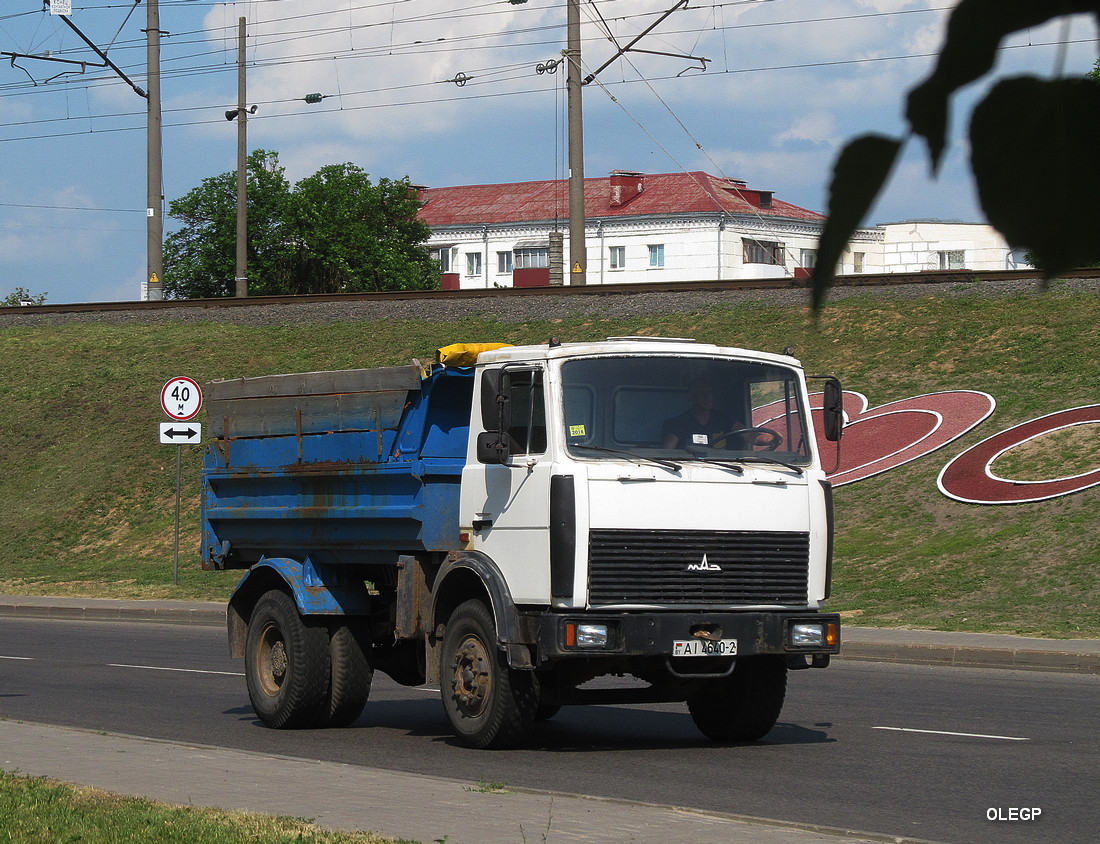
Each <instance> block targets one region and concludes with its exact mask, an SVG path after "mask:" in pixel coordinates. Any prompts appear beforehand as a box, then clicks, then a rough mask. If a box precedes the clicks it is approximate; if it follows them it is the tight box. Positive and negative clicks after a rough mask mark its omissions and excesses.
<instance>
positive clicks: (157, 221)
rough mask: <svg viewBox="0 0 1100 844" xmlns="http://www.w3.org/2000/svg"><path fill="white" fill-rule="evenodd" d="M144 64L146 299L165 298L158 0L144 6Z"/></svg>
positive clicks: (148, 1) (149, 1)
mask: <svg viewBox="0 0 1100 844" xmlns="http://www.w3.org/2000/svg"><path fill="white" fill-rule="evenodd" d="M145 64H146V74H147V76H148V86H149V97H148V99H147V101H146V128H145V136H146V148H145V156H146V157H145V180H146V185H145V187H146V192H145V193H146V206H145V207H146V218H147V219H146V227H145V229H146V235H145V254H146V269H147V273H146V276H145V277H146V279H148V288H147V289H146V296H147V297H148V298H149V299H150V300H152V301H159V300H160V299H163V298H164V292H163V288H162V286H161V284H162V282H163V280H164V196H163V194H162V193H161V190H162V188H161V183H162V181H163V179H162V175H161V110H160V9H159V7H158V5H157V0H146V3H145Z"/></svg>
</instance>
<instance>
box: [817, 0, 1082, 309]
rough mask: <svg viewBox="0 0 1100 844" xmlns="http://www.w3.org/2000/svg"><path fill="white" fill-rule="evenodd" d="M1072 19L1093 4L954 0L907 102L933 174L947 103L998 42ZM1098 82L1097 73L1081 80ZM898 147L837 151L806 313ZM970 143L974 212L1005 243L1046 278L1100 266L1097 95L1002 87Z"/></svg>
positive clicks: (855, 144)
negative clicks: (930, 63) (931, 58)
mask: <svg viewBox="0 0 1100 844" xmlns="http://www.w3.org/2000/svg"><path fill="white" fill-rule="evenodd" d="M1080 13H1091V14H1092V15H1094V16H1095V17H1096V18H1097V22H1098V23H1100V0H960V2H959V4H958V5H957V6H956V7H955V9H954V10H953V11H952V13H951V17H950V19H949V22H948V26H947V36H946V40H945V42H944V45H943V47H942V48H941V50H940V54H939V58H938V60H937V62H936V66H935V68H934V69H933V71H932V72H931V74H930V75H929V76H928V77H927V78H926V79H925V80H924V81H923V82H921V83H920V84H919V85H917V86H916V87H915V88H913V89H912V90H911V91H910V92H909V96H908V100H907V104H906V118H907V120H908V121H909V126H910V129H911V134H916V135H918V136H920V137H921V138H923V139H924V141H925V142H926V144H927V146H928V152H929V156H930V158H931V166H932V171H933V173H935V172H936V171H937V170H938V168H939V165H940V163H941V161H942V159H943V153H944V150H945V149H946V147H947V132H948V115H949V108H950V104H951V98H952V96H953V95H954V94H955V92H956V91H958V90H959V89H960V88H962V87H963V86H964V85H967V84H969V83H971V82H973V81H975V80H977V79H980V78H981V77H983V76H984V75H986V74H987V73H989V72H990V71H991V70H992V68H993V63H994V61H995V59H996V54H997V50H998V49H999V48H1000V45H1001V42H1002V41H1003V39H1004V38H1006V37H1007V36H1009V35H1011V34H1012V33H1014V32H1018V31H1020V30H1023V29H1027V28H1028V27H1033V26H1039V25H1041V24H1044V23H1046V22H1048V21H1050V20H1054V19H1055V18H1060V17H1064V16H1066V15H1072V14H1080ZM1098 73H1100V63H1098V64H1097V70H1094V71H1093V74H1090V76H1094V77H1095V75H1096V74H1098ZM907 140H908V136H907V137H906V138H897V139H895V138H885V137H882V136H879V135H865V136H862V137H859V138H856V139H854V140H852V141H851V142H849V144H848V145H847V146H846V147H845V149H844V150H842V151H841V154H840V157H839V159H838V162H837V165H836V167H835V168H834V171H833V179H832V183H831V185H830V193H829V209H828V216H829V218H828V221H827V223H826V225H825V229H824V231H823V232H822V236H821V242H820V245H819V257H818V262H817V267H816V269H815V270H814V275H813V282H812V284H813V301H814V306H815V307H820V306H821V304H822V303H823V302H824V300H825V295H826V292H827V291H828V288H829V287H830V286H831V285H832V283H833V280H834V278H835V275H836V266H837V261H838V260H839V258H840V256H841V254H842V253H843V251H844V249H845V248H846V247H847V244H848V241H849V240H850V239H851V236H852V233H853V232H854V231H855V229H856V227H857V226H858V225H859V224H860V222H861V221H862V220H863V218H864V217H865V216H866V214H867V211H868V210H869V209H870V207H871V204H872V203H873V202H874V200H875V198H876V197H877V196H878V194H879V193H880V192H881V190H882V188H883V186H884V185H885V184H886V181H887V179H888V178H889V176H890V171H891V169H892V166H893V162H894V160H895V159H896V158H897V154H898V153H899V152H900V150H901V149H902V147H903V146H904V144H905V142H906V141H907ZM969 140H970V147H971V151H970V166H971V171H972V173H973V175H974V180H975V183H976V186H977V191H978V198H979V200H980V202H981V206H982V210H983V211H984V212H985V214H986V217H987V218H988V219H989V222H990V223H991V224H992V225H993V226H994V227H995V228H997V229H998V230H999V231H1000V232H1001V233H1002V234H1003V235H1004V236H1005V239H1006V240H1007V241H1008V243H1009V244H1010V245H1012V246H1014V247H1023V248H1027V249H1030V250H1031V251H1032V254H1033V255H1034V256H1035V260H1036V264H1037V266H1038V267H1039V268H1040V269H1041V271H1042V272H1043V274H1044V277H1045V278H1052V277H1053V276H1055V275H1056V274H1057V273H1059V272H1062V271H1064V270H1067V269H1071V268H1073V267H1077V266H1082V265H1087V264H1092V263H1096V262H1097V261H1100V239H1097V238H1096V236H1095V232H1096V231H1098V230H1100V199H1098V197H1100V159H1098V158H1097V155H1096V150H1097V149H1100V85H1096V84H1095V83H1094V82H1093V80H1090V79H1054V80H1040V79H1037V78H1035V77H1031V76H1023V77H1016V78H1012V79H1005V80H1003V81H1001V82H999V83H998V84H997V85H996V86H994V88H993V89H992V90H991V91H990V92H989V94H988V95H987V96H986V97H985V99H984V100H982V102H981V103H979V104H978V106H977V107H976V108H975V110H974V114H973V116H972V117H971V121H970V137H969ZM1040 205H1041V207H1040Z"/></svg>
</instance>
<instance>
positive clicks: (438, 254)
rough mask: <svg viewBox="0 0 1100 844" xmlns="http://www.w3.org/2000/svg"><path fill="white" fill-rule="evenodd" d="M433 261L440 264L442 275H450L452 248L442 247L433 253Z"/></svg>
mask: <svg viewBox="0 0 1100 844" xmlns="http://www.w3.org/2000/svg"><path fill="white" fill-rule="evenodd" d="M431 255H432V260H433V261H435V262H436V263H437V264H439V271H440V272H441V273H449V272H450V271H451V247H449V246H440V247H439V248H438V249H433V250H432V251H431Z"/></svg>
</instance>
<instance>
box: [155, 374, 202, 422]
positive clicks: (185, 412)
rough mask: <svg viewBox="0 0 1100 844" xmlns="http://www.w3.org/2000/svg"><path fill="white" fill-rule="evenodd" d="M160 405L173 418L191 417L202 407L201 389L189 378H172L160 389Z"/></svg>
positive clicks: (183, 419)
mask: <svg viewBox="0 0 1100 844" xmlns="http://www.w3.org/2000/svg"><path fill="white" fill-rule="evenodd" d="M160 406H161V409H162V410H164V412H165V413H167V414H168V415H169V416H171V417H172V418H173V419H178V420H180V421H185V420H187V419H192V418H194V417H195V416H197V415H198V412H199V409H200V408H201V407H202V390H200V389H199V385H198V384H197V383H196V382H195V381H194V380H193V379H191V378H182V377H181V378H173V379H172V380H171V381H169V382H168V383H167V384H165V385H164V386H163V387H162V388H161V390H160Z"/></svg>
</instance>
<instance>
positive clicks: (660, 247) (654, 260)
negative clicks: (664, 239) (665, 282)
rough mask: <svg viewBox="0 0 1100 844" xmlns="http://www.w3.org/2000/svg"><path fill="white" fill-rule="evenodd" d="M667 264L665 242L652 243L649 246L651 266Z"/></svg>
mask: <svg viewBox="0 0 1100 844" xmlns="http://www.w3.org/2000/svg"><path fill="white" fill-rule="evenodd" d="M664 265H665V245H664V244H663V243H657V244H652V245H650V247H649V266H650V267H652V268H657V267H663V266H664Z"/></svg>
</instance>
